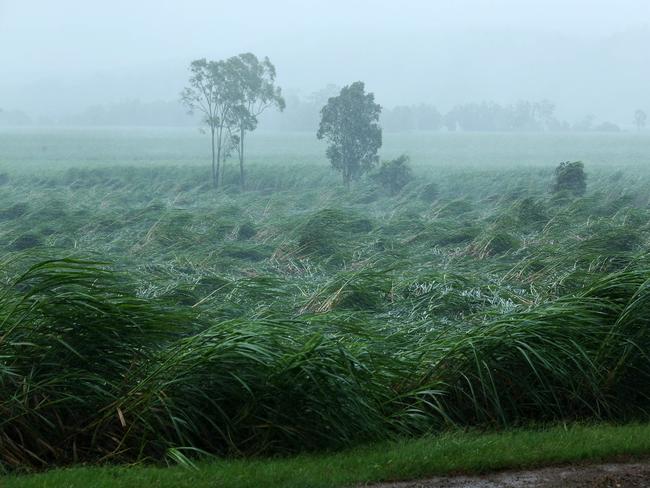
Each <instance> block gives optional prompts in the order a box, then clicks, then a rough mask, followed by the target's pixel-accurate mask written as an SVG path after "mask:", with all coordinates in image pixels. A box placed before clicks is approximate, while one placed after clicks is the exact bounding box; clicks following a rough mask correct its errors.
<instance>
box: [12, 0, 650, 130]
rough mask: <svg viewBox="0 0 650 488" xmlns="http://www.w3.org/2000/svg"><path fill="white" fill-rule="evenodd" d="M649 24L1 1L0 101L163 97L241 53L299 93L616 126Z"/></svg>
mask: <svg viewBox="0 0 650 488" xmlns="http://www.w3.org/2000/svg"><path fill="white" fill-rule="evenodd" d="M649 25H650V0H564V1H561V0H543V1H541V0H399V1H395V0H391V1H387V0H356V1H354V0H347V1H345V0H328V1H325V0H323V1H308V0H303V1H299V0H275V1H261V0H248V1H246V0H240V1H239V2H233V1H232V0H230V1H222V0H178V1H175V0H130V1H127V0H102V1H99V0H85V1H83V0H0V59H2V73H1V76H0V106H6V107H10V108H24V109H25V110H28V111H30V112H33V113H37V112H39V111H40V113H47V114H55V113H61V112H62V111H64V110H66V109H67V110H75V109H78V108H80V107H84V106H86V105H88V104H93V103H106V102H111V101H116V100H119V99H125V98H136V97H139V98H143V99H157V98H162V99H172V98H174V97H176V96H177V93H178V92H179V91H180V89H181V88H182V84H183V81H184V79H185V76H186V65H187V64H188V63H189V61H190V60H192V59H194V58H197V57H204V56H205V57H208V58H221V57H226V56H230V55H233V54H237V53H239V52H243V51H252V52H255V53H257V54H258V55H268V56H269V57H271V59H272V61H273V62H274V63H275V64H276V67H277V69H278V74H279V81H280V83H281V84H282V85H283V86H285V88H289V89H294V90H295V89H299V90H300V91H301V92H303V93H309V92H310V91H314V90H316V89H318V88H320V87H322V86H324V85H326V84H327V83H330V82H332V83H336V84H339V85H342V84H345V83H348V82H351V81H355V80H357V79H362V80H365V81H366V82H367V85H368V86H369V88H371V89H373V90H375V91H376V93H377V96H378V98H379V99H380V101H383V102H384V104H386V105H395V104H399V103H414V102H418V101H427V102H431V103H434V104H437V105H439V106H440V107H442V108H446V107H448V106H450V105H453V104H454V103H458V102H459V101H468V100H482V99H495V100H497V101H504V102H507V101H514V100H515V99H517V98H530V99H532V98H541V97H547V98H551V99H553V100H555V101H557V103H558V105H559V106H560V107H561V108H562V106H563V105H564V109H565V110H566V111H567V113H570V114H573V115H574V114H581V113H583V112H584V111H585V110H590V111H592V112H594V113H598V114H601V113H602V114H605V115H606V116H611V117H614V118H616V117H619V116H623V114H624V113H627V111H629V110H630V107H631V106H633V105H634V104H635V103H636V104H641V105H643V104H646V105H650V97H649V96H648V95H647V93H648V91H650V90H648V88H647V87H648V86H650V68H649V67H648V65H650V54H648V52H649V51H650V49H649V48H648V46H650V28H649V27H648V26H649ZM3 92H4V93H3ZM644 96H645V99H642V98H643V97H644ZM636 99H638V101H637V100H636ZM648 108H650V107H648ZM619 112H620V113H619Z"/></svg>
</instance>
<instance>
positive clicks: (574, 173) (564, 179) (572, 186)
mask: <svg viewBox="0 0 650 488" xmlns="http://www.w3.org/2000/svg"><path fill="white" fill-rule="evenodd" d="M563 191H569V192H571V193H572V194H574V195H578V196H580V195H584V193H585V191H587V175H586V174H585V166H584V164H583V163H582V162H581V161H576V162H573V163H571V162H569V161H565V162H563V163H560V165H559V166H558V167H557V168H555V173H554V180H553V193H559V192H563Z"/></svg>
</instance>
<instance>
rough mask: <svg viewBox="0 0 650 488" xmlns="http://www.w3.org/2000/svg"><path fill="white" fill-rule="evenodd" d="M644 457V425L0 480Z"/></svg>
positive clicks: (159, 479) (416, 469)
mask: <svg viewBox="0 0 650 488" xmlns="http://www.w3.org/2000/svg"><path fill="white" fill-rule="evenodd" d="M645 455H650V424H628V425H623V426H614V425H609V424H601V425H592V426H584V425H574V426H570V427H562V426H560V427H552V428H547V429H541V430H513V431H506V432H501V433H487V434H485V433H478V432H469V433H467V432H454V433H447V434H444V435H440V436H437V437H430V438H423V439H418V440H409V441H402V442H396V443H381V444H375V445H370V446H366V447H361V448H356V449H352V450H347V451H343V452H340V453H334V454H323V455H302V456H296V457H291V458H284V459H268V460H231V461H216V462H214V461H212V462H203V463H198V464H197V469H196V470H194V469H190V468H182V467H171V468H161V467H147V466H135V467H79V468H71V469H61V470H55V471H50V472H46V473H41V474H35V475H23V476H6V477H4V478H0V486H2V487H3V488H36V487H39V488H45V487H63V486H64V487H88V486H92V487H96V488H104V487H106V488H108V487H116V486H119V487H142V486H147V487H160V488H164V487H180V488H182V487H191V488H202V487H221V488H229V487H237V488H247V487H250V488H253V487H262V486H263V487H267V488H274V487H288V488H292V487H295V488H298V487H300V488H305V487H314V488H326V487H327V488H333V487H344V486H354V485H359V484H367V483H374V482H380V481H389V480H408V479H418V478H426V477H430V476H436V475H448V474H454V473H461V472H462V473H483V472H487V471H493V470H500V469H519V468H530V467H535V466H543V465H550V464H560V463H574V462H584V461H601V460H605V459H612V458H616V457H618V456H645Z"/></svg>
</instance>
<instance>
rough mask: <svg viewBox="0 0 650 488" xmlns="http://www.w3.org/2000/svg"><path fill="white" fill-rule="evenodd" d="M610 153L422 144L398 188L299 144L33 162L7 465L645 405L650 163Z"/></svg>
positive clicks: (19, 192) (277, 450) (2, 448)
mask: <svg viewBox="0 0 650 488" xmlns="http://www.w3.org/2000/svg"><path fill="white" fill-rule="evenodd" d="M253 169H254V170H253ZM586 169H587V172H588V174H589V179H588V184H589V189H588V192H587V194H586V195H585V196H583V197H574V196H566V195H564V196H562V195H554V196H553V195H551V194H550V193H549V192H548V189H549V184H550V178H551V176H552V167H551V168H550V169H545V168H541V169H538V170H531V169H525V170H524V169H512V168H510V169H489V168H488V169H483V170H469V169H458V170H450V169H447V170H440V171H438V173H436V174H435V175H431V174H430V173H428V172H425V171H424V170H423V169H422V168H419V169H417V171H418V173H417V176H418V178H417V179H416V181H415V182H413V183H411V184H409V185H407V186H406V187H405V188H404V189H403V191H402V192H401V193H400V194H398V195H396V196H394V197H390V198H389V197H388V196H387V195H385V194H378V193H376V192H374V190H373V189H372V188H371V187H368V186H364V185H366V182H361V183H360V184H359V185H360V187H359V188H360V189H361V190H363V191H361V190H360V191H359V192H354V191H353V192H351V193H349V194H348V193H346V192H345V191H344V190H342V189H341V188H340V187H339V186H338V183H337V180H336V179H335V178H334V175H332V174H331V173H330V172H328V171H326V170H324V169H320V168H315V167H310V166H308V165H303V166H300V165H297V164H286V165H284V166H282V165H279V164H275V165H270V166H268V167H264V166H261V165H259V166H255V167H254V168H252V169H251V171H250V173H249V174H250V181H249V185H248V186H249V188H250V191H249V192H247V193H244V194H241V193H240V192H239V190H238V189H237V188H236V186H235V185H227V186H226V187H225V188H224V189H223V190H222V191H219V192H213V191H211V190H210V189H209V187H206V185H205V174H204V171H203V168H201V167H193V166H192V167H181V166H178V165H176V166H173V165H169V166H161V165H159V166H156V167H147V166H144V165H140V166H103V165H100V166H98V167H95V168H89V167H83V168H65V169H60V170H55V169H52V170H50V171H41V172H39V173H34V174H30V173H25V172H18V171H15V172H9V173H8V176H7V178H8V181H10V182H11V183H10V184H5V185H4V186H2V193H0V255H2V256H4V257H3V266H2V276H1V279H2V281H1V283H0V465H2V467H3V468H4V469H6V470H20V469H28V468H43V467H49V466H52V465H66V464H71V463H75V462H106V461H110V462H135V461H143V460H148V461H164V460H166V461H168V462H177V461H178V460H183V459H184V457H183V456H185V457H193V456H194V455H199V454H201V453H209V454H214V455H219V456H244V455H262V454H264V455H267V454H270V455H275V454H287V453H295V452H302V451H311V450H319V449H339V448H343V447H348V446H353V445H355V444H358V443H361V442H368V441H385V440H390V439H395V438H400V437H404V436H417V435H422V434H428V433H433V432H438V431H441V430H443V429H445V428H448V427H449V426H460V427H465V426H489V427H491V428H497V429H499V428H510V427H516V426H519V425H527V424H529V423H530V422H539V421H544V422H558V421H559V422H563V421H573V420H593V419H598V420H616V421H621V420H646V419H647V418H648V407H649V406H650V401H649V398H648V396H649V395H650V390H649V388H650V387H649V386H648V385H650V377H649V375H650V366H649V365H650V362H649V361H648V357H647V356H648V353H649V352H650V332H649V331H650V329H649V328H648V323H647V321H648V319H647V317H646V315H647V314H646V313H645V311H646V310H647V307H648V300H649V299H650V295H649V289H648V280H649V279H650V260H649V259H648V254H647V251H648V237H649V235H650V226H648V223H647V222H648V220H650V210H649V209H648V202H649V200H648V196H647V187H648V183H649V182H650V175H649V174H648V173H644V172H640V173H639V174H638V175H637V176H635V177H634V178H632V177H628V176H627V171H628V170H626V172H625V173H624V174H622V175H618V176H617V173H614V171H608V170H605V169H602V168H601V169H597V168H590V167H589V166H587V168H586ZM233 178H234V176H233ZM232 181H233V182H234V181H235V180H234V179H233V180H232ZM106 262H110V264H106ZM181 454H182V455H181Z"/></svg>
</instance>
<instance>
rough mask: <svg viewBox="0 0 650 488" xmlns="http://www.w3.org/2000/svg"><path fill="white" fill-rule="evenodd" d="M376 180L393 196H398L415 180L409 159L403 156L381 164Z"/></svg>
mask: <svg viewBox="0 0 650 488" xmlns="http://www.w3.org/2000/svg"><path fill="white" fill-rule="evenodd" d="M375 179H376V180H377V181H378V182H379V184H381V185H382V186H383V187H384V188H385V189H386V190H388V192H389V193H390V194H391V195H397V194H398V193H399V192H400V191H401V190H402V188H404V187H405V186H406V185H407V184H408V182H409V181H411V180H412V179H413V175H412V174H411V167H410V166H409V157H408V156H407V155H406V154H402V155H401V156H400V157H398V158H396V159H391V160H390V161H384V162H383V163H381V166H380V167H379V171H378V172H377V174H376V175H375Z"/></svg>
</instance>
